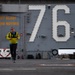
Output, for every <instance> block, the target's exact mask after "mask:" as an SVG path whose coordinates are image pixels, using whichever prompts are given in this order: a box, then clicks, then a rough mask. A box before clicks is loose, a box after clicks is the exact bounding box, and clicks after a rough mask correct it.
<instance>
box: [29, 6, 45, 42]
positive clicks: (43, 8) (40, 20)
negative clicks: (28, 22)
mask: <svg viewBox="0 0 75 75" xmlns="http://www.w3.org/2000/svg"><path fill="white" fill-rule="evenodd" d="M29 10H40V13H39V16H38V18H37V21H36V23H35V25H34V29H33V31H32V34H31V37H30V39H29V42H34V40H35V38H36V35H37V32H38V30H39V27H40V25H41V22H42V19H43V16H44V13H45V10H46V8H45V5H29Z"/></svg>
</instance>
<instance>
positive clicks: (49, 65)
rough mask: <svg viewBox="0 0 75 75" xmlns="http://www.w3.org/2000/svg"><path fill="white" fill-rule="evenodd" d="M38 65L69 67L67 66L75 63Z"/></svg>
mask: <svg viewBox="0 0 75 75" xmlns="http://www.w3.org/2000/svg"><path fill="white" fill-rule="evenodd" d="M40 66H51V67H52V66H56V67H59V66H60V67H62V66H66V67H69V66H75V64H40Z"/></svg>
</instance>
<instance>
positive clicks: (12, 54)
mask: <svg viewBox="0 0 75 75" xmlns="http://www.w3.org/2000/svg"><path fill="white" fill-rule="evenodd" d="M16 49H17V43H16V44H10V53H11V57H12V59H13V60H16Z"/></svg>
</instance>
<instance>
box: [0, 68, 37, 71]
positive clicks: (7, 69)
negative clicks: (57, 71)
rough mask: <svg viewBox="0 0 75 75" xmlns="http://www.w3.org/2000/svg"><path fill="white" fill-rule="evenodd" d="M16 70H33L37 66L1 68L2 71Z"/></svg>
mask: <svg viewBox="0 0 75 75" xmlns="http://www.w3.org/2000/svg"><path fill="white" fill-rule="evenodd" d="M15 70H19V71H20V70H21V71H22V70H27V71H33V70H36V68H23V67H22V68H0V71H15Z"/></svg>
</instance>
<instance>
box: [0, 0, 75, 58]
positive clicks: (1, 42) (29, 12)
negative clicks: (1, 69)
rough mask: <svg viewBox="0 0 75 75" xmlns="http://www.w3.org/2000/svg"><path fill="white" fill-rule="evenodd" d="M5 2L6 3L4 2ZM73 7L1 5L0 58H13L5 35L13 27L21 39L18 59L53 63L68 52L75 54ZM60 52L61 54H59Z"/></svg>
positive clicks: (72, 5) (30, 4)
mask: <svg viewBox="0 0 75 75" xmlns="http://www.w3.org/2000/svg"><path fill="white" fill-rule="evenodd" d="M2 1H4V0H2ZM74 7H75V4H74V3H66V2H65V3H62V4H61V3H60V2H59V3H53V2H52V3H47V2H41V3H39V2H37V3H32V2H31V3H23V1H22V3H21V0H19V1H17V0H16V1H15V0H13V2H11V1H10V0H8V2H6V3H4V2H3V3H2V2H1V4H0V58H10V57H11V55H10V49H9V42H8V41H7V40H6V34H7V33H8V32H9V31H10V28H11V27H14V28H15V29H16V31H17V32H19V34H20V36H21V38H20V40H19V43H18V47H17V58H20V57H21V58H23V59H24V58H28V59H51V58H57V57H59V55H60V54H61V53H62V52H64V53H63V54H65V51H66V52H68V54H70V53H69V52H70V51H71V52H72V54H74V52H75V25H74V24H75V21H74V18H75V10H74V9H75V8H74ZM60 52H61V53H60Z"/></svg>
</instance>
